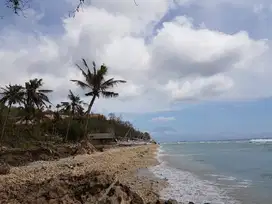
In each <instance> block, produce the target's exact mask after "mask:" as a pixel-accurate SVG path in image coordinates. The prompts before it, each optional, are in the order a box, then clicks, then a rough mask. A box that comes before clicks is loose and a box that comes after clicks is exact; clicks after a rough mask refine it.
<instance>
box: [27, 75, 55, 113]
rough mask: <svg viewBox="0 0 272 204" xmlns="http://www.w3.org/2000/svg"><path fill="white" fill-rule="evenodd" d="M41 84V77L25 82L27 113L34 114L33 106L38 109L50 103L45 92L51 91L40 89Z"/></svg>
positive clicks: (49, 91)
mask: <svg viewBox="0 0 272 204" xmlns="http://www.w3.org/2000/svg"><path fill="white" fill-rule="evenodd" d="M42 86H43V81H42V79H31V80H30V81H29V82H26V83H25V109H26V112H27V113H28V114H31V113H32V114H33V115H34V114H35V106H36V108H37V109H40V108H41V107H42V106H45V107H47V103H51V102H50V101H49V98H48V96H47V95H46V94H48V93H51V92H52V90H46V89H40V88H41V87H42Z"/></svg>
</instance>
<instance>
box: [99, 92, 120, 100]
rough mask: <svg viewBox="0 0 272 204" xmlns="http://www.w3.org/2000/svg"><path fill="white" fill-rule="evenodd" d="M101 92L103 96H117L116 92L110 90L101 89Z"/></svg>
mask: <svg viewBox="0 0 272 204" xmlns="http://www.w3.org/2000/svg"><path fill="white" fill-rule="evenodd" d="M101 94H102V96H103V97H105V98H115V97H118V96H119V94H118V93H115V92H111V91H102V92H101Z"/></svg>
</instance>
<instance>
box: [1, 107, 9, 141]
mask: <svg viewBox="0 0 272 204" xmlns="http://www.w3.org/2000/svg"><path fill="white" fill-rule="evenodd" d="M10 108H11V104H10V105H9V107H8V113H7V116H6V119H5V121H4V124H3V129H2V134H1V141H3V138H4V134H5V128H6V124H7V121H8V117H9V113H10Z"/></svg>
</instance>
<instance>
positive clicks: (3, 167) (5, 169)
mask: <svg viewBox="0 0 272 204" xmlns="http://www.w3.org/2000/svg"><path fill="white" fill-rule="evenodd" d="M9 172H10V166H9V165H8V164H7V163H5V162H3V161H0V175H5V174H9Z"/></svg>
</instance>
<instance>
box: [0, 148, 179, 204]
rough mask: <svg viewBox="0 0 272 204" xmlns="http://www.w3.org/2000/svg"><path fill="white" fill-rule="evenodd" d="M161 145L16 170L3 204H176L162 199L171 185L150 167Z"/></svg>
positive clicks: (4, 181) (0, 185) (0, 186)
mask: <svg viewBox="0 0 272 204" xmlns="http://www.w3.org/2000/svg"><path fill="white" fill-rule="evenodd" d="M156 151H157V145H142V146H134V147H120V148H114V149H109V150H106V151H104V152H95V153H92V154H82V155H76V156H73V157H67V158H62V159H59V160H56V161H36V162H33V163H30V164H28V165H25V166H19V167H12V168H11V170H10V173H9V174H6V175H1V176H0V203H1V204H4V203H18V204H19V203H37V204H43V203H51V204H55V203H66V204H68V203H71V204H72V203H116V204H117V203H122V204H126V203H135V204H145V203H176V202H175V201H167V202H166V201H161V200H159V192H160V190H161V189H163V188H164V187H165V186H166V185H167V182H166V180H163V179H158V178H156V177H154V176H152V175H151V174H147V173H143V172H145V171H143V170H145V169H146V168H148V167H150V166H154V165H156V164H158V161H157V160H156V159H155V155H156Z"/></svg>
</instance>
